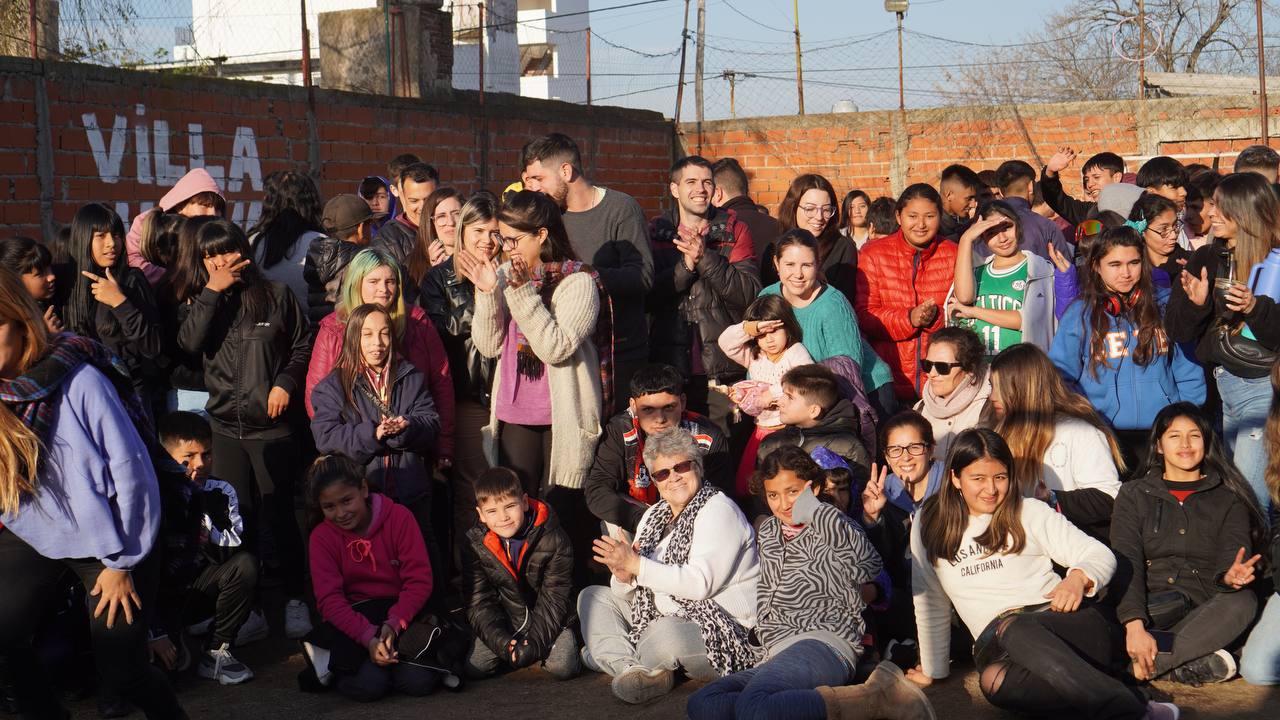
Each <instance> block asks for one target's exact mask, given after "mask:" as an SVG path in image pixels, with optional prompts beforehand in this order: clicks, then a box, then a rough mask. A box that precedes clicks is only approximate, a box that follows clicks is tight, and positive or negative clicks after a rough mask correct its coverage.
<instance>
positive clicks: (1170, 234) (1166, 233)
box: [1147, 222, 1182, 239]
mask: <svg viewBox="0 0 1280 720" xmlns="http://www.w3.org/2000/svg"><path fill="white" fill-rule="evenodd" d="M1147 230H1149V231H1151V232H1153V233H1155V234H1157V235H1159V236H1160V237H1162V238H1165V239H1169V238H1174V237H1177V236H1178V233H1179V232H1181V230H1182V223H1180V222H1175V223H1173V224H1172V225H1170V226H1169V227H1167V228H1165V229H1163V230H1160V229H1157V228H1154V227H1151V226H1150V225H1148V226H1147Z"/></svg>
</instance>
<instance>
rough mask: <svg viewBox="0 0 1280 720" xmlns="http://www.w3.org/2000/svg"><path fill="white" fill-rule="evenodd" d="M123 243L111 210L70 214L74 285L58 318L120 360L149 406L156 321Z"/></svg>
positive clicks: (146, 287)
mask: <svg viewBox="0 0 1280 720" xmlns="http://www.w3.org/2000/svg"><path fill="white" fill-rule="evenodd" d="M124 242H125V232H124V223H123V222H122V221H121V220H120V216H119V215H117V214H116V212H115V211H114V210H112V209H111V208H109V207H107V206H106V205H102V204H100V203H89V204H88V205H85V206H83V207H81V208H80V209H79V210H77V211H76V215H75V218H74V219H72V221H71V241H70V243H69V245H70V246H69V248H68V250H69V251H70V253H71V263H72V265H73V268H74V270H75V272H74V273H72V276H73V277H74V284H73V285H72V287H71V290H70V293H69V295H68V296H67V302H66V306H65V308H64V309H63V317H62V319H63V321H64V323H65V326H66V329H67V330H69V331H71V332H73V333H76V334H77V335H83V336H85V337H89V338H93V339H94V340H97V341H99V342H101V343H102V344H103V345H105V346H106V347H107V349H108V350H110V351H111V352H113V353H115V354H116V355H117V356H119V357H120V359H122V360H124V363H125V366H126V367H128V368H129V377H130V379H131V380H132V381H133V386H134V388H135V389H137V391H138V393H139V394H140V395H141V396H142V398H143V402H145V403H148V405H149V404H150V402H151V401H152V400H153V399H154V397H155V395H156V394H157V391H158V388H157V386H156V383H157V380H158V378H157V375H158V373H157V372H156V370H155V368H156V365H155V360H156V358H157V357H158V356H159V355H160V350H161V345H162V338H161V333H160V318H159V315H158V313H157V312H156V302H155V297H154V296H153V295H152V292H151V285H150V284H149V283H147V279H146V277H144V276H143V274H142V272H141V271H140V270H138V269H136V268H131V267H129V263H128V261H127V259H126V257H125V249H124Z"/></svg>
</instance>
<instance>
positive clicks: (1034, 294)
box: [975, 250, 1057, 352]
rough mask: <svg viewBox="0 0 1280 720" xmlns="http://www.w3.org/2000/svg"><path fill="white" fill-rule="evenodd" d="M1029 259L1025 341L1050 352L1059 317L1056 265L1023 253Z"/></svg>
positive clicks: (1024, 307)
mask: <svg viewBox="0 0 1280 720" xmlns="http://www.w3.org/2000/svg"><path fill="white" fill-rule="evenodd" d="M1022 254H1023V255H1024V256H1025V257H1026V258H1027V287H1026V289H1025V290H1024V291H1023V296H1022V310H1021V311H1020V312H1021V314H1022V342H1028V343H1031V344H1032V345H1035V346H1036V347H1038V348H1040V349H1041V350H1044V351H1045V352H1049V346H1050V345H1052V343H1053V333H1054V329H1055V328H1056V327H1057V316H1055V315H1054V314H1053V295H1054V282H1053V270H1054V268H1053V263H1051V262H1049V261H1048V260H1045V259H1044V258H1042V257H1040V256H1039V255H1037V254H1035V253H1033V252H1031V251H1030V250H1023V251H1022ZM995 259H996V256H995V255H990V256H988V257H987V258H986V259H985V260H982V261H981V262H979V263H978V264H977V265H976V266H975V270H976V268H978V267H982V266H983V265H989V264H991V262H992V261H994V260H995Z"/></svg>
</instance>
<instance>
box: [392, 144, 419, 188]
mask: <svg viewBox="0 0 1280 720" xmlns="http://www.w3.org/2000/svg"><path fill="white" fill-rule="evenodd" d="M420 162H422V158H420V157H418V156H417V155H414V154H413V153H400V154H399V155H397V156H395V157H393V158H391V161H390V162H388V163H387V179H388V180H389V181H390V183H389V185H390V187H391V194H392V195H393V196H395V197H396V198H399V197H400V191H401V190H402V189H403V185H402V184H401V181H400V173H402V172H404V169H405V168H407V167H409V166H410V165H414V164H416V163H420Z"/></svg>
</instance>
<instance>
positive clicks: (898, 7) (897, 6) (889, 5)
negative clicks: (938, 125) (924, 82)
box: [884, 0, 909, 110]
mask: <svg viewBox="0 0 1280 720" xmlns="http://www.w3.org/2000/svg"><path fill="white" fill-rule="evenodd" d="M908 2H909V0H884V11H885V12H891V13H895V14H896V15H897V16H898V110H906V109H907V101H906V94H905V91H904V90H903V87H902V18H903V17H904V16H906V14H907V4H908Z"/></svg>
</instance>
